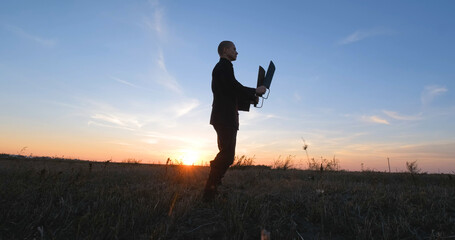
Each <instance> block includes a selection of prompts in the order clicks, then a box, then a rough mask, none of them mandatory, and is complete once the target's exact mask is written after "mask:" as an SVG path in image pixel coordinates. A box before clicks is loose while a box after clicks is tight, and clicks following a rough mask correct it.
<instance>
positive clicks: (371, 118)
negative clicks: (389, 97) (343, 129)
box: [362, 116, 390, 125]
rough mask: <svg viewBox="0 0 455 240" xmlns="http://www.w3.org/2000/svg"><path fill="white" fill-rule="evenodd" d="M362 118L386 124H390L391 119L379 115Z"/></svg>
mask: <svg viewBox="0 0 455 240" xmlns="http://www.w3.org/2000/svg"><path fill="white" fill-rule="evenodd" d="M362 120H363V121H365V122H370V123H378V124H386V125H389V124H390V123H389V121H387V120H386V119H383V118H380V117H378V116H362Z"/></svg>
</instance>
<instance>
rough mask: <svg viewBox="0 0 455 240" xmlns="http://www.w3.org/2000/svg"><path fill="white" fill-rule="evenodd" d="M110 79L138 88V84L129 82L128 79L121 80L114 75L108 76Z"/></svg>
mask: <svg viewBox="0 0 455 240" xmlns="http://www.w3.org/2000/svg"><path fill="white" fill-rule="evenodd" d="M110 78H111V79H112V80H115V81H116V82H119V83H122V84H125V85H128V86H131V87H135V88H138V86H137V85H136V84H133V83H130V82H128V81H125V80H122V79H120V78H116V77H110Z"/></svg>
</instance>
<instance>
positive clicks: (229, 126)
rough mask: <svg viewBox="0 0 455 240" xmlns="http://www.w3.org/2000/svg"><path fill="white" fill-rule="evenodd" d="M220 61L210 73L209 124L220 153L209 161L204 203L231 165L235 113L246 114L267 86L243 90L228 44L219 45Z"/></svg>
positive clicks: (232, 47)
mask: <svg viewBox="0 0 455 240" xmlns="http://www.w3.org/2000/svg"><path fill="white" fill-rule="evenodd" d="M218 54H219V55H220V61H219V62H218V63H217V64H216V65H215V67H214V68H213V72H212V92H213V104H212V114H211V116H210V124H212V125H213V127H214V128H215V131H216V134H217V138H218V149H219V153H218V154H217V155H216V157H215V159H214V160H213V161H210V174H209V178H208V180H207V183H206V186H205V189H204V200H212V199H213V198H214V197H215V195H216V194H217V187H218V186H219V185H220V184H221V179H222V178H223V176H224V174H225V173H226V171H227V170H228V168H229V166H230V165H231V164H232V163H233V162H234V156H235V144H236V138H237V130H238V129H239V113H238V110H246V111H248V109H249V105H250V104H251V103H255V102H257V99H258V97H257V96H258V95H262V94H264V93H265V92H266V90H267V89H266V87H264V86H260V87H258V88H256V89H255V88H249V87H244V86H243V85H242V84H240V83H239V82H238V81H237V80H236V79H235V76H234V68H233V66H232V63H231V62H232V61H235V60H236V59H237V55H238V53H237V49H236V48H235V45H234V43H233V42H231V41H223V42H221V43H220V44H219V45H218Z"/></svg>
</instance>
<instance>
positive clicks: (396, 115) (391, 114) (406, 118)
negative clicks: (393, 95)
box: [383, 110, 422, 121]
mask: <svg viewBox="0 0 455 240" xmlns="http://www.w3.org/2000/svg"><path fill="white" fill-rule="evenodd" d="M383 112H384V114H385V115H387V116H388V117H390V118H393V119H395V120H403V121H417V120H421V119H422V113H420V114H419V115H417V116H412V115H411V116H409V115H403V114H399V113H397V112H393V111H387V110H384V111H383Z"/></svg>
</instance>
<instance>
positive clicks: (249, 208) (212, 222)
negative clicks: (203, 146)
mask: <svg viewBox="0 0 455 240" xmlns="http://www.w3.org/2000/svg"><path fill="white" fill-rule="evenodd" d="M208 172H209V168H208V167H191V166H165V165H146V164H127V163H99V162H86V161H74V160H64V159H52V158H18V157H11V156H8V155H0V211H1V214H0V239H260V235H261V230H262V229H266V230H267V231H269V232H270V233H271V239H455V176H453V175H447V174H434V175H433V174H417V175H413V176H411V175H410V174H406V173H392V174H390V173H379V172H322V173H320V172H315V171H302V170H274V169H269V168H266V167H246V168H243V169H242V168H240V169H235V170H229V171H228V172H227V174H226V177H225V178H224V179H223V186H222V188H221V189H220V192H221V194H220V196H219V197H218V198H217V199H216V200H215V201H214V202H212V203H204V202H202V201H201V191H202V189H203V186H204V183H205V180H206V178H207V176H208Z"/></svg>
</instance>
